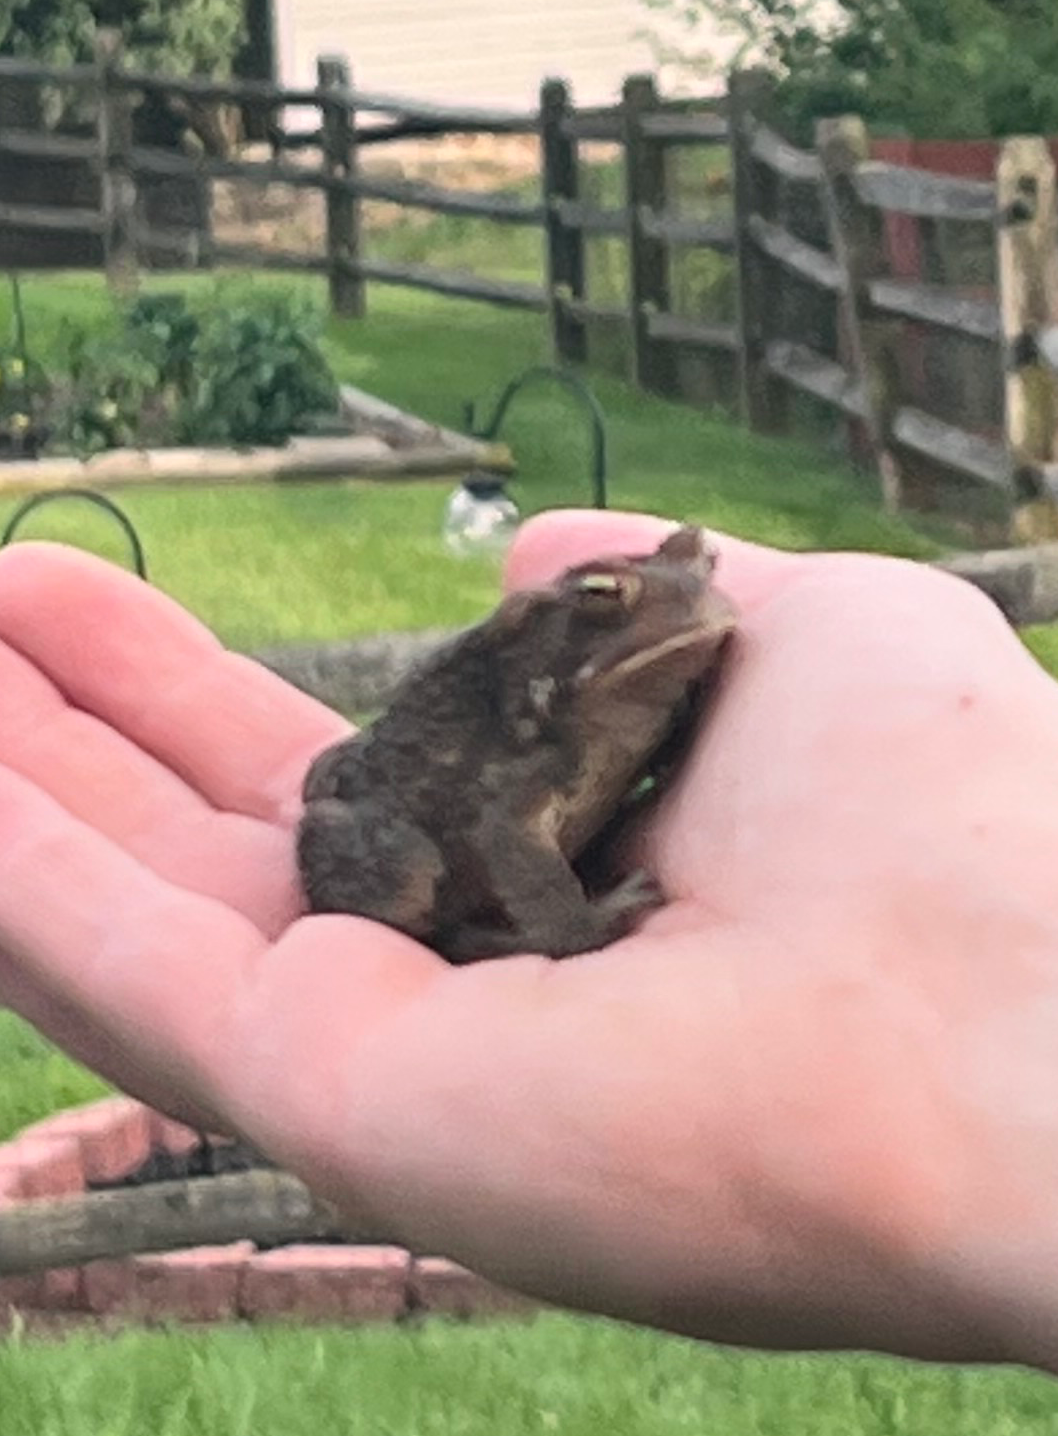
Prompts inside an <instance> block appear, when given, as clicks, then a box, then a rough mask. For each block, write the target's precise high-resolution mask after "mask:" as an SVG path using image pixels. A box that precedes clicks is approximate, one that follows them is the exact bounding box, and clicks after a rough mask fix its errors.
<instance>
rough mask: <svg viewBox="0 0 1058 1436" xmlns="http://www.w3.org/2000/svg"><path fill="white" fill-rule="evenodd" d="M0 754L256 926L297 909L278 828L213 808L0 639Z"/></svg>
mask: <svg viewBox="0 0 1058 1436" xmlns="http://www.w3.org/2000/svg"><path fill="white" fill-rule="evenodd" d="M0 757H2V760H3V763H4V765H5V766H6V767H8V768H10V769H12V770H13V771H14V772H16V773H20V774H21V775H22V776H23V777H24V778H28V779H29V780H30V781H32V782H34V783H36V784H37V786H38V787H40V788H41V789H42V790H43V791H44V792H46V793H49V794H50V795H51V796H52V797H53V798H55V799H56V800H57V801H58V802H59V803H61V804H62V805H63V807H64V808H65V809H66V810H67V812H69V813H71V814H72V815H73V816H74V817H78V818H81V819H83V820H84V821H85V822H87V823H90V824H91V825H92V826H93V827H96V828H98V829H99V831H100V832H101V833H104V834H105V835H106V836H107V837H109V838H111V839H112V840H113V841H114V842H116V843H119V844H120V845H121V846H122V847H124V848H125V849H126V850H127V851H128V852H129V853H131V854H132V856H133V857H135V858H137V859H139V861H141V862H145V863H147V864H148V865H149V866H150V867H152V868H153V869H154V870H155V872H157V873H159V874H160V875H161V876H162V877H165V878H168V879H169V880H170V881H171V882H174V883H178V884H179V885H181V886H183V887H188V888H191V889H193V890H194V891H196V892H200V893H203V894H209V895H212V896H214V897H217V898H220V899H221V900H222V901H224V902H227V903H229V904H230V905H231V906H233V907H235V908H236V909H237V910H239V911H240V912H243V913H245V914H246V916H248V917H250V918H251V919H252V920H253V921H254V922H256V923H257V924H258V925H259V926H260V927H262V929H263V930H264V931H265V932H267V933H269V934H275V933H277V932H279V931H281V930H282V928H283V927H284V926H285V925H286V924H287V923H288V922H290V921H291V919H292V918H293V917H294V915H295V914H296V913H297V911H298V910H299V907H300V899H299V896H298V894H299V889H298V885H297V875H296V872H295V867H294V856H293V846H292V843H291V841H290V835H289V833H288V832H287V831H286V830H285V829H284V828H281V827H278V826H276V825H274V824H271V823H265V822H263V821H261V820H260V819H259V818H251V817H246V816H244V815H243V814H241V813H225V812H219V811H218V810H217V809H216V808H214V807H213V806H212V805H211V804H210V803H208V802H207V801H206V799H205V798H204V797H202V795H201V794H200V793H199V792H197V791H196V790H195V789H193V788H191V787H190V786H189V785H188V784H187V783H186V782H184V781H183V780H182V779H181V778H179V777H177V776H176V775H175V774H174V773H173V772H172V771H171V770H170V769H169V768H167V767H165V765H164V764H162V763H160V762H159V761H158V760H157V759H156V758H153V757H151V756H150V754H148V753H145V752H144V751H143V750H142V749H141V748H138V747H136V745H135V744H134V743H132V742H130V741H129V740H128V739H127V738H124V737H123V736H122V735H121V734H120V733H118V732H116V731H115V730H114V729H113V728H109V727H107V725H106V724H105V723H103V722H102V721H101V720H100V719H98V718H95V717H93V716H92V715H91V714H88V713H83V712H81V711H80V710H79V709H76V708H71V707H70V706H69V704H67V703H66V701H65V700H64V698H63V696H62V694H61V693H60V692H59V691H58V689H57V688H56V687H55V685H54V684H53V683H51V682H50V681H49V680H48V679H47V678H46V677H45V676H44V675H43V674H42V673H41V672H40V671H39V669H37V668H35V667H34V666H33V664H31V663H30V662H29V660H28V659H26V658H23V657H22V656H21V654H18V653H15V652H13V650H11V649H10V648H7V647H6V646H4V645H3V644H0Z"/></svg>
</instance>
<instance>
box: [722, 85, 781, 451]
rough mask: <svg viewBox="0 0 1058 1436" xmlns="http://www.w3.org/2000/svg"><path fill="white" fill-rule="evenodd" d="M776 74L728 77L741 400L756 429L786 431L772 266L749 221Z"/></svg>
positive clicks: (756, 199)
mask: <svg viewBox="0 0 1058 1436" xmlns="http://www.w3.org/2000/svg"><path fill="white" fill-rule="evenodd" d="M772 93H773V85H772V80H771V77H770V76H769V75H768V74H766V73H765V72H764V71H761V70H735V71H734V72H733V73H732V75H731V77H730V79H729V80H728V127H729V134H730V140H729V143H730V146H731V174H732V178H733V181H734V192H735V196H734V197H735V245H736V257H737V263H738V324H739V355H738V378H739V399H740V405H741V410H742V417H743V419H744V420H745V422H746V423H747V424H748V425H749V426H750V428H751V429H755V430H758V431H760V432H762V433H781V432H782V431H783V430H785V429H786V428H787V427H788V425H789V395H788V393H787V391H786V388H785V386H784V385H782V384H779V383H777V382H776V381H775V380H774V379H773V378H772V377H771V376H770V375H769V374H768V371H767V369H766V367H765V364H764V355H765V351H766V349H767V345H768V339H769V336H770V332H771V330H772V326H771V323H770V320H771V317H772V316H771V310H772V306H773V305H774V303H775V287H774V285H775V275H774V270H773V268H772V266H771V265H770V264H769V263H768V261H767V260H766V258H765V257H764V255H763V254H762V253H761V251H760V250H759V249H758V247H757V245H756V243H755V242H754V239H753V235H752V234H751V232H750V221H751V219H752V216H753V215H754V214H758V213H760V210H761V184H760V175H759V172H758V165H757V162H756V160H754V158H753V132H754V127H755V124H756V118H757V115H758V113H759V112H760V111H761V110H764V109H766V108H767V107H768V102H769V101H770V99H771V97H772Z"/></svg>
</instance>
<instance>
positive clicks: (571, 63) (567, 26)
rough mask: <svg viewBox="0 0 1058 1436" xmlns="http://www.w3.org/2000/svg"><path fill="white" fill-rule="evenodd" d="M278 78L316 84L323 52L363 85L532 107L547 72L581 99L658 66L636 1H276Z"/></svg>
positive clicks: (597, 97) (646, 15)
mask: <svg viewBox="0 0 1058 1436" xmlns="http://www.w3.org/2000/svg"><path fill="white" fill-rule="evenodd" d="M275 7H276V9H275V22H276V60H277V68H278V71H279V76H280V78H281V80H282V82H283V83H286V84H291V85H302V84H306V83H312V82H313V81H314V77H315V67H316V59H317V57H318V56H319V55H321V54H344V55H345V56H346V57H347V58H348V59H349V61H350V63H351V65H352V67H353V73H354V76H355V79H356V83H357V84H358V85H359V86H361V87H362V88H363V89H365V90H381V91H390V92H396V93H400V94H405V95H413V96H416V97H418V98H420V99H428V100H434V101H437V102H441V103H449V104H465V105H492V106H509V107H513V108H517V109H523V108H529V107H532V106H533V105H534V104H535V102H536V96H537V92H538V90H539V87H540V83H541V81H542V80H543V79H544V78H546V77H547V76H552V75H554V76H558V77H561V78H562V79H565V80H568V81H569V82H570V84H571V85H572V86H573V91H574V95H575V97H576V99H577V102H578V103H580V104H602V103H606V102H607V101H609V100H611V99H613V98H614V97H615V96H616V95H617V93H618V92H619V90H620V87H621V81H622V80H623V78H624V77H625V76H626V75H628V74H631V73H633V72H634V71H637V70H649V69H652V68H654V57H653V52H652V49H651V47H650V45H649V44H648V43H647V41H646V40H645V39H644V38H643V37H642V36H641V35H639V34H638V32H639V31H640V30H641V29H642V28H644V27H646V26H649V25H651V24H654V23H655V19H654V16H653V14H652V12H651V11H649V10H648V9H647V8H646V6H645V5H644V4H643V3H642V0H524V3H519V0H344V3H343V4H340V5H334V4H329V3H327V0H275Z"/></svg>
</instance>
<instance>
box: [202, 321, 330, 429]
mask: <svg viewBox="0 0 1058 1436" xmlns="http://www.w3.org/2000/svg"><path fill="white" fill-rule="evenodd" d="M321 337H322V324H321V321H320V319H319V317H318V315H317V314H316V313H315V312H314V311H312V310H309V309H306V308H302V307H300V306H296V305H294V304H293V303H292V302H291V300H290V299H289V298H288V297H287V296H285V295H282V294H277V293H274V292H272V293H261V294H258V295H255V296H254V297H253V299H252V300H248V299H244V300H243V302H242V303H240V304H239V305H238V306H237V307H235V308H233V309H213V310H210V311H208V312H207V313H205V314H203V315H202V316H201V329H200V331H199V334H198V336H197V338H196V341H195V346H194V355H193V360H194V362H193V367H192V376H191V382H190V384H189V386H188V389H187V391H186V393H185V395H184V401H183V404H182V407H181V410H180V416H179V431H180V435H181V438H182V440H183V442H185V443H198V444H278V443H282V442H283V441H284V440H285V439H287V438H289V437H290V435H291V434H296V433H301V432H304V430H305V428H306V427H307V422H308V420H309V419H310V418H311V417H312V416H313V415H316V414H319V413H321V412H324V411H327V410H331V409H334V408H335V406H336V404H337V400H338V390H337V385H336V383H335V380H334V377H333V375H332V374H331V371H330V368H329V366H328V364H327V361H326V359H325V358H324V357H323V353H322V350H321V349H320V339H321Z"/></svg>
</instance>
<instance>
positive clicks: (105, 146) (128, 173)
mask: <svg viewBox="0 0 1058 1436" xmlns="http://www.w3.org/2000/svg"><path fill="white" fill-rule="evenodd" d="M121 59H122V40H121V34H120V32H119V31H117V30H100V31H99V32H98V33H97V35H96V41H95V64H96V72H97V76H98V81H97V83H98V91H99V105H98V110H97V114H96V137H97V139H98V141H99V170H100V174H99V204H100V209H101V211H102V218H103V263H104V265H105V267H106V275H107V283H108V284H109V285H110V287H111V289H112V290H113V291H114V292H115V293H117V294H125V295H127V294H131V293H133V292H134V291H135V289H136V285H137V280H138V275H137V252H136V251H137V245H136V182H135V180H134V178H133V175H132V166H131V164H130V159H131V151H132V97H131V95H130V94H129V92H128V91H127V90H122V89H120V88H119V87H118V85H117V84H116V83H115V80H116V78H117V76H118V73H119V71H120V69H121Z"/></svg>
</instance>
